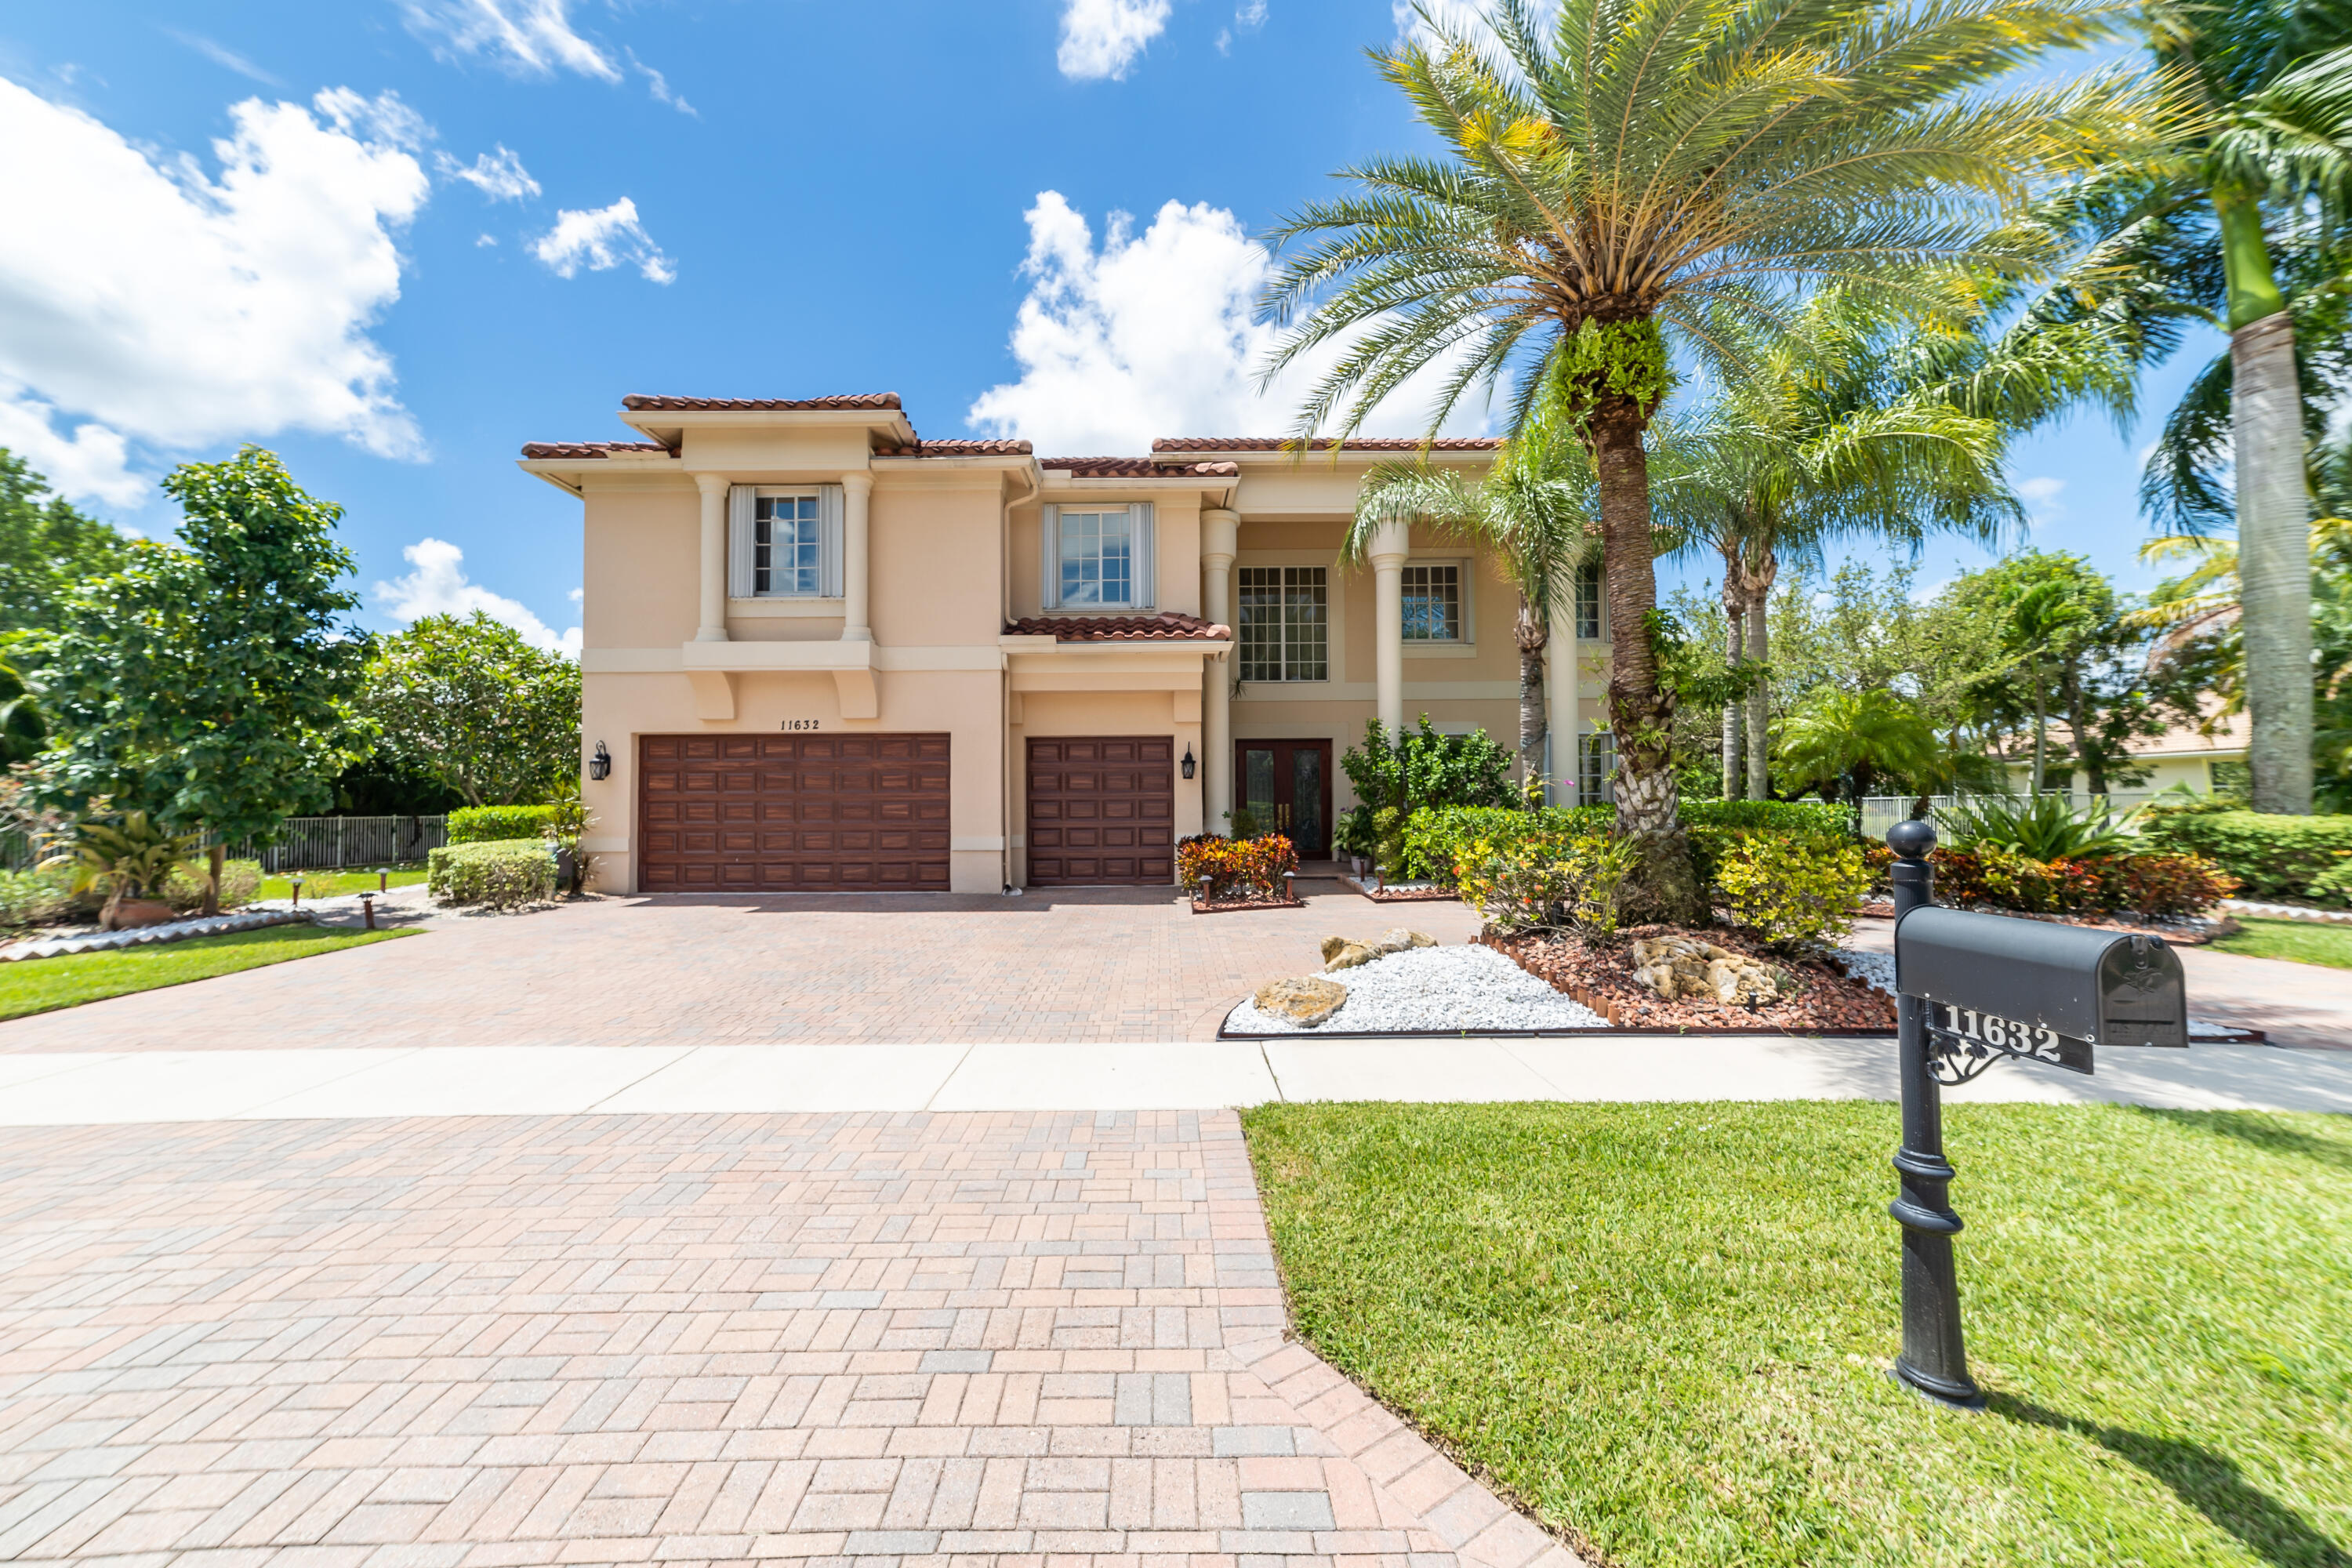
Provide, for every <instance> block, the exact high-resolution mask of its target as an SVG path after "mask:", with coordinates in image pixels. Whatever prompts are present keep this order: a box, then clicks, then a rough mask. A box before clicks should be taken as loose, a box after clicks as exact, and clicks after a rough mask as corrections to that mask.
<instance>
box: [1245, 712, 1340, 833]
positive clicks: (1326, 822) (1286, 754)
mask: <svg viewBox="0 0 2352 1568" xmlns="http://www.w3.org/2000/svg"><path fill="white" fill-rule="evenodd" d="M1234 760H1235V762H1236V763H1237V765H1236V766H1235V768H1234V778H1235V780H1236V781H1237V782H1238V783H1239V785H1240V787H1239V788H1238V789H1237V790H1235V791H1234V794H1235V795H1238V796H1239V797H1240V805H1241V808H1242V809H1243V810H1246V811H1247V812H1248V813H1249V815H1250V817H1251V820H1252V821H1253V822H1255V825H1256V826H1257V829H1258V831H1259V832H1261V833H1264V832H1267V831H1272V832H1276V833H1279V834H1282V835H1283V836H1284V837H1286V838H1288V839H1289V840H1290V842H1291V844H1292V845H1293V846H1294V847H1296V848H1297V851H1298V858H1300V859H1301V860H1326V859H1328V858H1330V856H1331V742H1328V741H1242V742H1237V743H1236V744H1235V746H1234Z"/></svg>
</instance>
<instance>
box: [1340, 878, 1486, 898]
mask: <svg viewBox="0 0 2352 1568" xmlns="http://www.w3.org/2000/svg"><path fill="white" fill-rule="evenodd" d="M1339 880H1340V881H1341V882H1342V883H1343V884H1345V885H1346V886H1347V887H1349V888H1351V889H1354V890H1356V891H1357V892H1359V893H1361V894H1362V895H1363V896H1364V897H1366V898H1368V899H1370V900H1372V902H1374V903H1376V904H1428V903H1452V902H1454V901H1456V900H1458V899H1459V896H1460V895H1458V894H1456V893H1455V892H1454V889H1451V888H1391V887H1385V886H1380V885H1376V884H1374V883H1372V882H1370V881H1363V882H1360V881H1358V880H1357V879H1355V878H1353V877H1342V878H1340V879H1339Z"/></svg>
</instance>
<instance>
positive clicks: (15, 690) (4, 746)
mask: <svg viewBox="0 0 2352 1568" xmlns="http://www.w3.org/2000/svg"><path fill="white" fill-rule="evenodd" d="M48 736H49V727H48V724H47V721H44V720H43V719H42V717H41V710H40V708H39V706H38V705H37V703H35V702H34V700H33V694H32V693H31V692H30V691H28V690H26V689H25V678H24V677H23V676H21V675H19V674H17V673H16V669H15V668H14V667H12V666H9V665H6V664H0V768H7V767H12V766H14V765H15V764H16V763H28V762H30V761H32V760H33V756H34V753H36V752H38V751H40V749H41V748H42V746H43V745H45V744H46V743H47V741H48Z"/></svg>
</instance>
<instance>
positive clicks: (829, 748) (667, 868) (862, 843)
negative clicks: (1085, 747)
mask: <svg viewBox="0 0 2352 1568" xmlns="http://www.w3.org/2000/svg"><path fill="white" fill-rule="evenodd" d="M638 756H639V759H640V766H639V770H638V777H639V780H640V786H639V792H638V821H639V824H640V834H641V838H642V842H643V849H642V852H641V854H640V864H639V868H638V874H637V875H638V886H640V887H641V888H644V889H646V890H648V891H673V892H800V891H836V890H837V891H856V890H859V889H910V890H911V889H945V888H946V887H947V886H948V861H949V856H948V844H949V837H948V821H949V815H950V803H949V799H948V783H949V769H948V763H949V759H950V747H949V738H948V737H947V736H945V735H728V736H698V735H648V736H645V737H643V738H642V739H641V741H640V742H639V751H638Z"/></svg>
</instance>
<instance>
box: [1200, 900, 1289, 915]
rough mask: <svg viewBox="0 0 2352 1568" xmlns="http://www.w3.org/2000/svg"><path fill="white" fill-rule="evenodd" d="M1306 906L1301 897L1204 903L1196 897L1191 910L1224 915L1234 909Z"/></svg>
mask: <svg viewBox="0 0 2352 1568" xmlns="http://www.w3.org/2000/svg"><path fill="white" fill-rule="evenodd" d="M1306 907H1307V903H1306V900H1303V899H1219V900H1216V901H1215V902H1213V903H1206V904H1204V903H1202V901H1201V900H1199V899H1197V898H1196V899H1194V900H1192V912H1193V913H1194V914H1196V915H1225V914H1231V913H1233V912H1234V910H1303V909H1305V908H1306Z"/></svg>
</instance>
